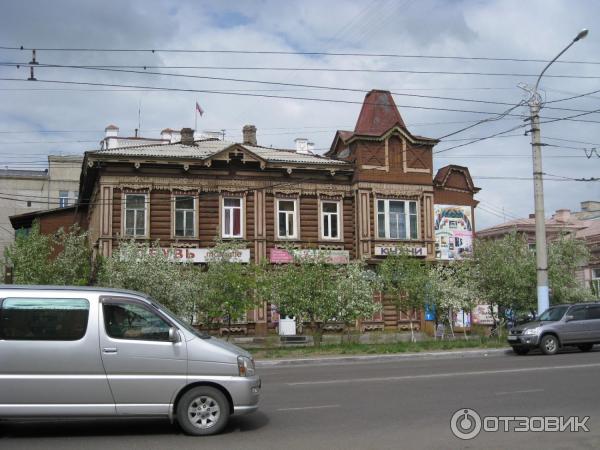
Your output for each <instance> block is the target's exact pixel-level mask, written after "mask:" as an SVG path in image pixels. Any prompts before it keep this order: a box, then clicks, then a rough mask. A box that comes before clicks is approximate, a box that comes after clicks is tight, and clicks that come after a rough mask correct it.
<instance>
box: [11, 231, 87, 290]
mask: <svg viewBox="0 0 600 450" xmlns="http://www.w3.org/2000/svg"><path fill="white" fill-rule="evenodd" d="M5 264H7V265H10V266H12V267H13V281H14V282H15V283H16V284H40V285H44V284H54V285H75V286H81V285H86V284H88V283H89V280H90V274H91V250H90V247H89V245H88V241H87V233H86V232H83V231H82V230H81V229H80V228H79V226H78V225H74V226H72V227H71V228H70V229H69V231H65V230H64V229H62V228H61V229H59V230H58V231H57V232H56V234H55V235H54V236H49V235H45V234H42V233H41V232H40V228H39V225H38V223H37V222H36V223H34V224H33V226H32V228H31V230H30V232H29V233H27V234H24V233H18V234H17V236H16V239H15V242H14V243H13V244H12V245H11V246H10V247H8V248H7V249H6V253H5Z"/></svg>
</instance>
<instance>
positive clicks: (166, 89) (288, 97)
mask: <svg viewBox="0 0 600 450" xmlns="http://www.w3.org/2000/svg"><path fill="white" fill-rule="evenodd" d="M0 81H17V82H30V81H29V80H23V79H21V78H9V77H4V78H0ZM35 81H36V82H39V83H51V84H66V85H81V86H109V87H129V88H144V89H151V90H155V91H164V92H193V93H204V94H218V95H231V96H242V97H259V98H275V99H285V100H304V101H314V102H324V103H339V104H354V105H363V104H365V102H363V101H356V100H343V99H330V98H318V97H299V96H291V95H269V94H254V93H248V92H245V93H243V92H228V91H215V90H212V89H191V88H172V87H165V86H138V85H127V84H119V83H98V82H85V81H66V80H45V79H36V80H35ZM397 106H398V107H401V108H407V109H408V108H410V109H422V110H429V111H445V112H460V113H471V114H486V115H493V114H500V113H496V112H490V111H477V110H466V109H456V108H441V107H433V106H415V105H397ZM597 112H598V110H594V111H586V112H583V113H581V114H578V115H575V116H571V117H567V118H555V117H544V118H547V119H552V120H553V121H556V120H574V121H579V122H590V123H600V121H594V120H584V119H573V118H574V117H580V116H584V115H587V114H594V113H597ZM507 115H512V116H517V117H521V118H522V117H523V116H522V115H518V114H507ZM540 117H542V116H540Z"/></svg>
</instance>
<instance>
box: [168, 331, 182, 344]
mask: <svg viewBox="0 0 600 450" xmlns="http://www.w3.org/2000/svg"><path fill="white" fill-rule="evenodd" d="M169 341H170V342H173V343H174V344H175V343H177V342H180V341H181V336H180V335H179V331H177V328H175V327H171V328H169Z"/></svg>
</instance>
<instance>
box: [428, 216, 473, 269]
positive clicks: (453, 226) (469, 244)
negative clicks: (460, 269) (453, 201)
mask: <svg viewBox="0 0 600 450" xmlns="http://www.w3.org/2000/svg"><path fill="white" fill-rule="evenodd" d="M434 217H435V257H436V259H442V260H453V259H461V258H462V257H463V256H464V255H465V254H467V253H470V252H471V251H472V248H473V218H472V217H471V207H470V206H457V205H435V206H434Z"/></svg>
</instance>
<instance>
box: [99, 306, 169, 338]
mask: <svg viewBox="0 0 600 450" xmlns="http://www.w3.org/2000/svg"><path fill="white" fill-rule="evenodd" d="M102 308H103V312H104V328H105V329H106V334H107V335H108V336H110V337H111V338H115V339H134V340H143V341H168V340H169V329H170V328H171V325H170V324H169V323H167V322H166V321H165V320H163V319H162V318H161V317H160V316H158V315H157V314H155V313H154V312H152V311H150V310H148V309H146V308H145V307H144V306H142V305H138V304H136V303H126V302H114V303H112V302H109V303H104V304H103V305H102Z"/></svg>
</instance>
